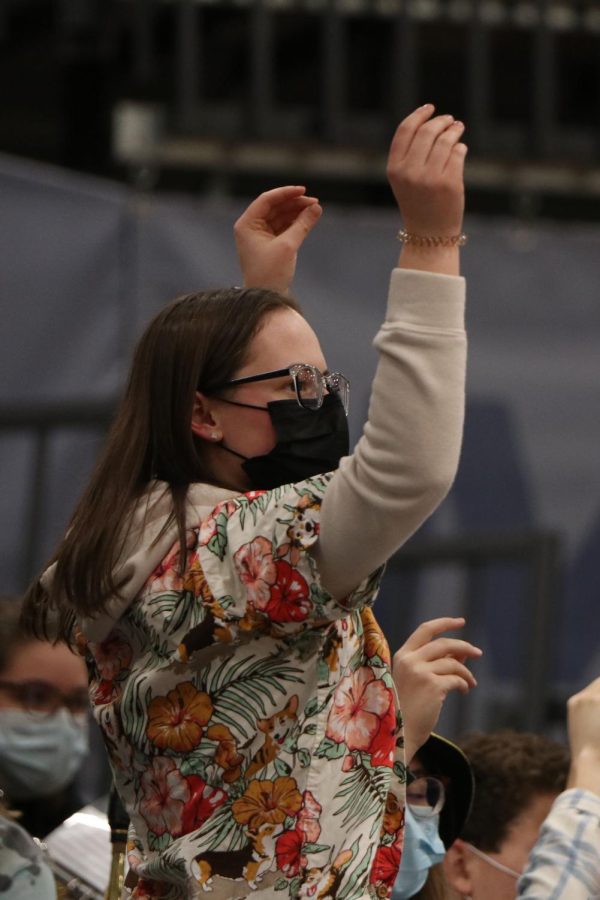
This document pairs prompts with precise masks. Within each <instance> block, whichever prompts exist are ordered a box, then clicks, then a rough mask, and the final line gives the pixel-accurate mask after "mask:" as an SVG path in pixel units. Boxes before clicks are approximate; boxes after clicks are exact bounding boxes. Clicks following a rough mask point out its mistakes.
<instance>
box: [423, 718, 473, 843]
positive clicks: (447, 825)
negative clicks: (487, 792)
mask: <svg viewBox="0 0 600 900" xmlns="http://www.w3.org/2000/svg"><path fill="white" fill-rule="evenodd" d="M416 756H417V757H418V759H419V761H420V762H421V763H422V765H423V768H424V769H425V771H426V772H427V774H428V775H433V776H442V777H444V778H445V779H448V781H447V783H446V800H445V803H444V806H443V807H442V811H441V813H440V837H441V839H442V841H443V844H444V847H445V848H446V850H447V849H448V847H450V845H451V844H453V843H454V841H455V840H456V838H457V837H458V836H459V834H460V833H461V831H462V829H463V827H464V824H465V822H466V821H467V818H468V816H469V813H470V811H471V806H472V804H473V796H474V793H475V779H474V777H473V770H472V769H471V765H470V763H469V760H468V759H467V757H466V755H465V754H464V753H463V751H462V750H461V749H460V747H457V746H456V744H453V743H452V741H449V740H448V738H445V737H442V736H441V735H439V734H435V733H433V732H432V733H431V734H430V736H429V737H428V739H427V740H426V741H425V743H424V744H423V746H422V747H419V749H418V751H417V753H416Z"/></svg>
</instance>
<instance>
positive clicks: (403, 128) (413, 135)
mask: <svg viewBox="0 0 600 900" xmlns="http://www.w3.org/2000/svg"><path fill="white" fill-rule="evenodd" d="M433 112H434V107H433V106H432V105H431V104H430V103H428V104H426V105H425V106H421V107H419V109H416V110H415V111H414V112H413V113H411V114H410V115H409V116H407V117H406V118H405V119H404V120H403V121H402V122H401V123H400V125H399V126H398V128H397V129H396V133H395V135H394V137H393V139H392V143H391V146H390V152H389V156H388V165H387V175H388V180H389V182H390V186H391V188H392V191H393V193H394V197H395V198H396V202H397V203H398V207H399V209H400V212H401V214H402V220H403V223H404V228H405V229H406V230H407V231H410V232H412V233H413V234H418V235H422V236H427V237H435V236H452V235H457V234H460V232H461V230H462V221H463V214H464V206H465V192H464V163H465V156H466V154H467V147H466V145H465V144H463V143H461V142H460V138H461V137H462V134H463V132H464V128H465V126H464V125H463V123H462V122H456V121H455V120H454V118H453V117H452V116H433ZM432 116H433V117H432Z"/></svg>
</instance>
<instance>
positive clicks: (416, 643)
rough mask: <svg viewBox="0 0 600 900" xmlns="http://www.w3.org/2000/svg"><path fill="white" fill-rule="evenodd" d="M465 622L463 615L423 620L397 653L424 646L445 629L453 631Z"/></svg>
mask: <svg viewBox="0 0 600 900" xmlns="http://www.w3.org/2000/svg"><path fill="white" fill-rule="evenodd" d="M464 624H465V620H464V619H463V618H462V616H461V617H459V618H456V617H453V616H443V617H442V618H439V619H429V621H427V622H422V623H421V624H420V625H419V626H418V627H417V628H415V630H414V631H413V633H412V634H411V635H410V637H408V638H407V639H406V641H405V642H404V644H403V645H402V646H401V647H400V649H399V650H398V651H397V653H403V652H410V651H411V650H416V649H417V648H418V647H423V646H424V645H425V644H428V643H429V642H430V641H431V640H432V639H433V638H434V637H437V635H438V634H442V633H443V632H444V631H452V630H453V629H455V628H462V627H463V625H464Z"/></svg>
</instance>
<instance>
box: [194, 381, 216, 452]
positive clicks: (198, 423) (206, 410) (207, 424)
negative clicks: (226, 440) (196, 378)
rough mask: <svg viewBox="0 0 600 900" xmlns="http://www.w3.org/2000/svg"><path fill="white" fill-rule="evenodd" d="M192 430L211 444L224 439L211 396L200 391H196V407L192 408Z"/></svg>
mask: <svg viewBox="0 0 600 900" xmlns="http://www.w3.org/2000/svg"><path fill="white" fill-rule="evenodd" d="M192 431H193V433H194V434H195V435H196V436H197V437H199V438H202V440H204V441H209V442H210V443H211V444H214V443H216V442H217V441H220V440H222V439H223V432H222V430H221V428H220V427H219V423H218V421H217V419H216V418H215V411H214V409H213V408H212V405H211V402H210V398H209V397H205V396H204V394H201V393H200V391H196V396H195V398H194V408H193V409H192Z"/></svg>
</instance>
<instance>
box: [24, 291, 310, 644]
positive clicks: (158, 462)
mask: <svg viewBox="0 0 600 900" xmlns="http://www.w3.org/2000/svg"><path fill="white" fill-rule="evenodd" d="M281 308H289V309H294V310H296V311H299V307H298V305H297V303H296V302H295V301H294V300H292V299H290V298H288V297H284V296H282V295H281V294H278V293H276V292H274V291H268V290H263V289H258V288H248V289H241V288H230V289H223V290H217V291H203V292H200V293H194V294H186V295H184V296H183V297H180V298H178V299H177V300H174V301H173V302H172V303H171V304H169V305H168V306H167V307H166V308H165V309H163V310H162V311H161V312H160V313H159V314H158V315H157V316H156V317H155V318H154V319H153V320H152V322H151V323H150V324H149V326H148V327H147V328H146V330H145V332H144V334H143V335H142V337H141V338H140V340H139V342H138V345H137V348H136V350H135V353H134V357H133V363H132V366H131V370H130V373H129V380H128V384H127V387H126V390H125V394H124V397H123V399H122V401H121V403H120V406H119V408H118V410H117V413H116V416H115V419H114V422H113V424H112V427H111V429H110V431H109V433H108V437H107V440H106V444H105V447H104V450H103V452H102V454H101V455H100V458H99V460H98V462H97V464H96V467H95V469H94V471H93V473H92V476H91V478H90V481H89V483H88V486H87V488H86V490H85V492H84V494H83V496H82V498H81V500H80V501H79V503H78V505H77V506H76V508H75V512H74V513H73V516H72V518H71V521H70V524H69V528H68V531H67V534H66V536H65V537H64V538H63V540H62V542H61V543H60V545H59V547H58V549H57V551H56V553H55V554H54V556H53V557H52V559H51V560H50V561H49V563H48V564H49V565H50V564H51V563H54V562H55V563H56V569H55V573H54V577H53V578H52V580H51V584H50V585H49V586H48V590H47V591H46V589H45V588H44V586H43V585H42V584H41V582H40V578H36V579H35V580H34V582H33V583H32V585H31V586H30V588H29V590H28V591H27V594H26V595H25V602H24V608H23V616H22V622H23V626H24V628H25V629H26V631H27V632H28V633H30V634H33V635H35V636H36V637H41V636H47V635H48V631H49V628H50V623H51V622H52V625H53V629H54V628H57V629H58V634H59V636H60V637H61V638H63V639H65V640H70V639H71V633H72V627H73V624H74V621H75V615H76V614H81V615H90V614H94V613H96V612H98V611H100V610H102V609H103V607H104V604H105V603H106V601H107V600H108V598H109V597H110V596H114V595H115V594H118V590H119V585H118V584H115V580H114V574H113V569H114V566H115V564H116V562H117V560H118V557H119V554H120V552H121V550H122V548H123V545H124V542H125V539H126V537H127V534H128V531H129V528H130V527H131V521H132V516H133V512H134V505H135V501H136V500H137V499H138V498H139V497H140V495H141V494H142V493H143V491H144V489H145V488H146V486H147V485H148V483H149V482H150V481H152V480H153V479H160V480H161V481H164V482H166V483H167V485H168V488H169V489H170V492H171V495H172V499H173V513H172V516H171V519H170V520H169V523H167V524H170V523H172V522H173V521H175V522H176V523H177V528H178V533H179V540H180V542H181V545H182V547H184V546H185V527H186V526H185V497H186V493H187V489H188V486H189V485H190V484H191V483H192V482H194V481H206V480H208V473H207V472H206V471H205V470H204V468H203V462H202V453H201V442H199V441H197V439H196V438H195V437H194V435H193V433H192V430H191V419H192V411H193V405H194V399H195V393H196V391H197V390H200V391H202V392H203V393H205V394H211V393H212V392H214V391H215V390H216V389H217V388H218V387H219V386H220V385H222V384H223V383H224V382H226V381H229V380H230V379H231V378H232V377H233V375H234V374H235V372H236V371H237V370H238V369H239V368H240V367H241V366H242V365H243V363H244V361H245V358H246V356H247V353H248V349H249V345H250V342H251V340H252V338H253V336H254V335H255V334H256V332H257V331H258V330H259V329H260V327H261V325H262V322H263V319H264V317H265V316H266V315H267V313H269V312H271V311H274V310H276V309H281ZM184 555H185V554H182V557H184ZM56 617H57V618H58V621H56Z"/></svg>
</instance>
